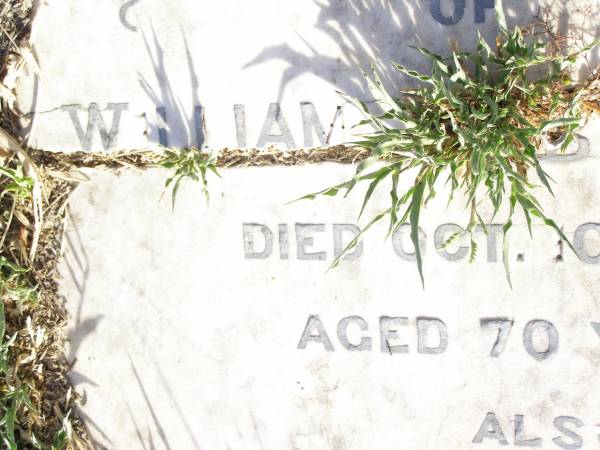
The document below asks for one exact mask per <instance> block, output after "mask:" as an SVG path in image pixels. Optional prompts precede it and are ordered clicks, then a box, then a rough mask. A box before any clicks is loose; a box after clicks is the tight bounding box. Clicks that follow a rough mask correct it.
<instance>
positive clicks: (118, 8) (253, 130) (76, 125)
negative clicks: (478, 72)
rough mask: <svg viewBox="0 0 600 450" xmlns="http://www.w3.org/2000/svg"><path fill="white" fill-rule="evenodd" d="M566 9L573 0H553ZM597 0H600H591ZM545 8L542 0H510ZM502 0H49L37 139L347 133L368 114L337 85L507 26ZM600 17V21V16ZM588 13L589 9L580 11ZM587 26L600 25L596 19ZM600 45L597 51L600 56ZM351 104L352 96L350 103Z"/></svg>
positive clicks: (365, 92) (22, 93)
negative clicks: (497, 4)
mask: <svg viewBox="0 0 600 450" xmlns="http://www.w3.org/2000/svg"><path fill="white" fill-rule="evenodd" d="M549 3H551V4H553V5H554V8H555V9H556V11H557V14H559V17H560V18H561V23H563V22H565V21H566V22H568V21H569V20H570V17H571V15H576V14H577V11H578V10H579V9H578V7H577V5H575V3H577V4H578V3H589V2H585V1H579V2H566V1H563V2H549ZM592 3H593V2H592ZM504 4H505V8H506V11H507V17H508V20H509V21H510V22H511V23H520V24H528V23H530V22H532V21H534V15H535V14H536V13H537V11H538V8H539V7H540V5H544V4H547V3H544V2H542V3H540V2H539V1H537V0H536V1H525V2H524V1H521V0H505V1H504ZM493 5H494V0H419V1H405V0H394V1H387V0H368V1H365V0H325V1H287V2H282V1H280V0H260V1H252V2H242V1H238V0H220V1H206V0H201V1H198V0H178V1H170V2H168V3H166V2H164V1H161V0H129V1H123V0H99V1H95V2H81V1H75V0H64V1H56V2H49V3H48V5H45V6H43V7H42V8H41V11H40V13H39V15H38V17H37V18H36V22H35V25H34V46H35V48H36V52H37V54H38V55H39V60H40V67H41V74H39V75H35V74H33V73H32V74H31V76H29V77H28V78H27V79H25V80H24V81H23V82H22V84H21V86H20V89H19V98H20V106H21V109H22V110H23V111H24V112H25V113H27V114H28V117H29V118H32V119H33V121H32V123H31V124H30V127H31V130H30V131H31V138H30V144H31V145H32V146H33V147H39V148H43V149H46V150H52V151H67V152H68V151H81V150H84V151H115V150H122V149H132V148H155V147H156V146H157V145H158V144H159V143H162V144H163V145H170V146H192V145H193V146H201V147H210V148H215V149H220V148H224V147H229V148H239V147H251V148H252V147H258V148H265V147H268V146H276V147H279V148H283V149H286V148H309V147H313V146H315V147H316V146H324V145H327V144H338V143H344V142H347V141H349V140H351V139H352V138H353V135H352V131H353V130H352V129H351V127H352V126H353V125H354V124H355V123H356V121H357V119H358V118H360V115H359V114H357V112H356V111H355V110H354V108H353V107H351V106H350V105H347V104H346V103H345V101H344V100H343V99H342V98H341V97H340V96H339V95H338V94H337V93H336V91H341V92H344V93H345V94H348V95H351V96H355V97H358V98H361V99H363V100H370V99H372V94H371V93H370V92H369V89H368V87H367V84H366V81H365V79H364V77H363V76H362V75H361V73H360V70H359V69H360V68H361V67H364V68H368V67H369V66H370V64H371V62H373V63H374V64H375V66H376V68H377V70H378V71H379V73H380V74H381V76H382V78H383V80H384V82H385V83H386V85H387V86H388V88H389V89H394V88H400V87H404V88H405V87H407V84H408V83H411V80H409V79H408V78H404V77H402V76H400V75H399V74H398V73H397V72H395V71H394V69H393V68H392V65H391V63H392V62H393V61H395V62H399V63H402V64H405V65H407V66H408V67H411V68H415V69H420V70H428V69H429V68H430V64H429V63H428V62H427V61H426V59H425V58H424V57H423V56H422V55H420V54H419V53H417V52H416V51H414V50H411V49H410V48H408V46H409V45H416V46H425V47H428V48H430V49H432V50H434V51H437V52H440V53H442V54H444V53H446V52H447V50H448V40H449V39H452V40H454V41H456V42H457V43H458V44H459V45H460V47H461V48H463V49H472V48H474V46H475V40H476V37H477V33H478V32H480V33H481V34H482V35H483V36H484V37H486V38H487V39H488V40H489V41H491V42H493V39H494V38H495V36H496V35H497V32H498V27H497V25H496V20H495V15H494V10H493ZM595 19H596V18H595V16H594V17H592V19H590V20H592V21H593V20H595ZM578 20H581V19H578ZM588 28H589V29H590V30H591V32H592V35H593V30H594V28H593V26H590V23H589V20H588ZM596 56H597V55H596ZM338 108H341V109H338Z"/></svg>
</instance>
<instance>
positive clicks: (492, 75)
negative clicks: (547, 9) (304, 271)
mask: <svg viewBox="0 0 600 450" xmlns="http://www.w3.org/2000/svg"><path fill="white" fill-rule="evenodd" d="M497 4H498V8H497V17H498V23H499V26H500V35H499V36H498V38H497V39H496V48H495V49H492V48H491V47H490V46H489V45H488V43H487V42H486V41H485V40H484V39H483V38H481V37H479V40H478V42H477V50H476V51H474V52H464V51H460V50H459V49H457V48H454V49H452V51H451V56H449V57H447V58H445V57H442V56H440V55H437V54H435V53H432V52H431V51H429V50H428V49H426V48H421V47H413V49H414V50H416V51H418V52H420V53H421V54H423V55H424V56H425V57H426V58H428V59H429V60H430V61H431V64H432V69H431V74H423V73H419V72H416V71H413V70H410V69H409V68H407V67H404V66H402V65H400V64H394V66H395V68H396V69H397V70H398V71H399V72H400V73H402V74H404V75H406V76H408V77H410V78H413V79H416V80H417V81H418V82H419V83H420V87H418V88H417V89H414V90H409V91H403V92H401V93H400V95H392V94H390V93H388V92H387V91H386V89H385V88H384V87H383V84H382V82H381V80H380V79H379V77H378V75H377V73H376V72H375V70H373V71H372V72H373V73H372V75H369V74H367V73H366V72H365V71H363V74H364V75H365V77H366V78H367V80H368V81H369V85H370V87H371V89H372V91H373V92H374V94H375V95H376V96H377V98H378V100H379V103H380V104H381V105H382V107H383V109H384V111H385V112H384V113H383V114H379V115H377V114H373V113H372V112H371V111H370V110H369V109H368V107H367V105H366V104H365V103H364V102H362V101H360V100H357V99H354V98H350V99H349V100H350V101H351V102H353V103H354V104H355V105H356V106H357V107H358V108H360V109H361V111H362V112H364V114H365V115H366V120H364V121H363V122H361V123H360V124H359V125H365V124H370V125H372V126H373V127H374V129H375V130H376V131H375V132H373V133H371V134H367V135H365V136H364V138H363V139H362V140H361V141H360V142H358V143H357V144H358V145H360V146H362V147H364V148H366V149H368V150H369V151H370V152H371V156H370V157H369V158H367V159H366V160H364V161H362V162H361V163H360V164H359V165H358V167H357V169H356V174H355V176H354V177H353V178H352V179H350V180H348V181H346V182H344V183H341V184H338V185H335V186H331V187H328V188H326V189H323V190H321V191H319V192H316V193H312V194H309V195H307V196H305V197H303V198H306V199H313V198H315V197H316V196H320V195H327V196H335V195H337V194H338V193H339V192H340V191H345V193H346V195H347V194H348V193H349V192H350V191H352V189H354V187H355V186H356V185H358V184H361V183H362V184H364V183H366V184H368V188H367V191H366V194H365V197H364V201H363V205H362V208H361V211H360V214H362V213H363V211H364V209H365V207H366V205H367V204H368V203H369V200H370V199H371V196H372V195H373V193H374V192H375V190H376V189H377V188H378V187H379V186H380V185H381V183H382V182H383V181H384V180H390V181H391V192H390V205H389V208H387V209H386V210H385V211H383V212H381V213H379V214H378V215H376V216H375V217H373V218H372V219H371V220H370V221H369V222H368V224H367V225H366V226H365V227H364V228H363V229H362V231H361V233H360V234H359V235H358V236H357V237H356V238H355V239H354V240H352V241H351V242H350V244H349V245H348V246H347V247H346V249H345V251H344V252H342V254H341V255H339V256H338V258H337V259H336V260H335V261H334V263H333V265H334V266H335V265H337V264H338V263H339V261H340V260H341V259H342V258H343V257H344V255H345V254H346V253H347V252H348V251H350V250H351V249H352V248H353V247H354V246H356V245H357V243H358V242H359V240H360V239H361V237H362V235H363V233H365V232H366V231H367V230H368V229H369V228H370V227H371V226H372V225H373V224H375V223H377V222H379V221H380V220H382V219H384V218H385V217H387V218H389V227H388V235H391V234H393V233H394V232H395V231H396V230H397V229H398V228H399V227H400V226H401V225H402V224H404V223H408V222H409V223H410V227H411V235H410V236H411V240H412V242H413V244H414V247H415V253H416V260H417V267H418V271H419V275H420V277H421V281H422V282H423V284H424V278H423V260H422V254H421V249H420V246H419V219H420V217H421V211H422V208H423V207H424V206H426V205H427V203H428V202H429V200H431V199H432V198H433V197H434V196H435V194H436V191H435V185H436V182H437V181H438V180H440V179H441V178H446V182H447V183H449V184H450V186H451V194H450V198H449V201H451V200H452V198H453V195H454V194H455V193H457V192H460V193H462V194H464V195H465V197H466V199H467V202H466V207H467V209H468V211H469V219H468V222H467V225H466V227H465V231H464V233H465V234H466V235H468V236H470V238H471V240H470V241H471V244H470V249H471V257H470V259H471V260H473V259H474V257H475V253H476V251H477V246H476V243H475V241H474V238H473V234H474V231H475V229H476V227H477V226H478V225H480V226H481V227H482V228H483V229H484V230H486V231H487V223H489V221H491V220H492V219H493V218H494V217H495V216H496V214H498V213H499V212H500V209H501V207H502V206H503V205H505V204H507V205H508V207H509V212H508V217H507V218H506V220H505V223H504V227H503V231H504V252H503V254H504V258H503V259H504V267H505V271H506V276H507V280H508V283H509V284H510V271H509V267H508V257H507V256H508V252H507V237H508V231H509V229H510V228H511V226H512V224H513V215H514V213H515V210H516V209H521V210H522V212H523V214H524V215H525V218H526V221H527V225H528V227H529V231H530V233H531V223H532V219H534V218H537V219H541V220H542V221H543V223H544V224H546V225H547V226H550V227H552V228H553V229H554V230H555V231H556V233H557V234H558V235H559V236H560V239H562V240H563V241H565V242H566V243H567V244H568V245H569V246H570V247H571V249H573V246H572V244H571V242H570V241H569V240H568V239H567V238H566V236H565V235H564V233H563V232H562V231H561V229H560V227H559V226H558V225H557V224H556V222H555V221H554V220H552V219H551V218H549V217H547V216H546V215H545V213H544V212H543V209H542V206H541V205H540V203H539V202H538V200H537V199H536V197H535V195H534V192H533V191H534V188H535V187H536V186H535V184H534V182H533V181H532V180H531V179H530V178H529V176H528V174H529V172H530V170H531V169H533V170H535V173H536V174H537V177H538V178H539V181H540V182H541V184H543V186H544V187H545V188H546V189H547V190H548V191H550V192H552V189H551V186H550V181H551V179H550V177H549V176H548V174H547V173H546V172H545V171H544V169H543V168H542V166H541V165H540V161H539V159H538V156H537V154H536V146H538V145H539V143H540V141H541V139H542V138H543V137H544V136H546V135H550V136H552V137H554V138H557V137H560V138H561V139H562V149H563V151H564V149H566V148H567V146H568V145H569V144H570V143H571V142H572V141H573V138H574V132H575V130H576V129H577V128H578V127H579V125H580V124H581V122H582V117H583V114H582V113H583V110H582V97H583V96H584V94H585V91H586V85H582V84H576V83H573V82H571V80H570V78H569V70H568V69H569V68H570V67H571V66H572V65H573V64H574V63H575V62H576V60H577V57H578V54H568V55H556V54H554V55H548V54H547V53H546V51H545V48H546V44H545V43H544V42H541V41H538V40H537V39H536V37H535V35H534V33H533V32H532V29H526V28H518V27H517V28H514V29H512V30H509V29H508V27H507V25H506V21H505V18H504V15H503V11H502V5H501V2H497ZM590 48H592V46H588V47H586V48H584V49H583V50H582V51H587V50H589V49H590ZM580 53H581V52H580ZM540 70H541V71H542V72H543V73H544V76H542V77H537V78H536V79H535V80H533V79H532V73H534V72H535V71H540ZM398 123H400V124H401V125H400V126H398V125H397V124H398ZM374 165H376V166H375V167H376V168H373V166H374ZM401 176H404V177H414V178H413V181H412V184H411V185H410V187H409V188H408V189H407V190H405V191H403V190H401V189H400V188H399V180H400V177H401ZM484 200H487V201H488V202H489V203H491V205H492V207H493V214H492V218H491V219H490V220H489V221H487V222H486V220H484V219H483V218H482V216H481V215H480V208H479V207H480V204H481V202H482V201H484ZM359 217H360V215H359ZM459 234H463V233H462V232H461V233H458V234H457V235H454V236H451V237H450V238H449V240H448V243H449V242H450V241H452V240H454V239H456V238H457V237H459ZM573 250H574V249H573Z"/></svg>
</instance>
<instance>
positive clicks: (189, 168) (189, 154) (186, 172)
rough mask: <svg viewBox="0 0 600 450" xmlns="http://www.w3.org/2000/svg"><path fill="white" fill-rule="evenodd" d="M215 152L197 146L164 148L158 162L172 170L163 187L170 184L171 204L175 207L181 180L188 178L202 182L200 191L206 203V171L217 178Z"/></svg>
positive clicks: (208, 196) (207, 198) (207, 194)
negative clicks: (162, 158) (204, 150)
mask: <svg viewBox="0 0 600 450" xmlns="http://www.w3.org/2000/svg"><path fill="white" fill-rule="evenodd" d="M216 159H217V155H216V153H210V154H207V153H204V152H203V151H202V150H200V149H199V148H195V147H191V148H180V149H167V150H165V158H164V160H163V161H162V162H161V163H160V166H161V167H164V168H166V169H171V170H173V172H174V173H173V175H172V176H171V177H169V178H168V179H167V181H166V183H165V188H168V187H169V186H172V191H171V199H172V206H173V209H175V202H176V200H177V192H178V191H179V187H180V185H181V182H182V181H183V180H185V179H186V178H187V179H190V180H192V181H197V182H198V181H199V182H201V183H202V192H203V193H204V196H205V197H206V202H207V203H208V201H209V198H210V195H209V192H208V180H207V178H206V175H207V172H208V171H209V170H210V171H211V172H213V173H214V174H215V175H217V176H218V177H219V178H220V177H221V175H219V172H218V171H217V166H216Z"/></svg>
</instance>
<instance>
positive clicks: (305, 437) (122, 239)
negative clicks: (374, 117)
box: [20, 0, 600, 450]
mask: <svg viewBox="0 0 600 450" xmlns="http://www.w3.org/2000/svg"><path fill="white" fill-rule="evenodd" d="M505 3H506V9H507V13H508V14H507V15H508V17H509V20H510V21H511V22H512V23H529V22H530V21H531V20H533V17H534V15H535V13H536V11H537V9H538V7H539V6H540V4H538V3H537V2H520V1H505ZM573 5H574V3H572V2H569V3H568V4H567V3H566V2H564V3H560V2H559V5H558V6H556V5H555V7H558V8H559V9H558V12H559V13H560V14H562V16H561V17H563V18H564V20H566V21H567V22H568V21H569V20H571V19H570V17H569V14H571V13H572V14H575V13H576V10H577V8H576V7H575V6H573ZM493 6H494V2H493V1H489V0H453V1H445V0H429V1H418V2H408V1H390V2H388V1H383V0H381V1H379V0H368V1H364V0H363V1H341V0H340V1H334V0H325V1H322V2H280V1H275V0H261V1H257V2H236V1H233V0H223V1H221V2H197V1H194V2H192V1H191V0H181V1H179V2H176V4H173V3H172V2H171V3H169V4H168V5H166V4H165V2H159V1H156V0H155V1H151V0H128V1H107V0H102V1H101V2H99V3H98V2H94V3H88V2H76V1H74V0H65V1H63V2H51V3H49V4H48V5H47V6H44V7H43V8H42V9H41V11H40V14H39V16H38V17H37V19H36V22H35V24H34V33H35V42H34V43H35V46H36V48H37V52H38V54H39V55H40V67H41V73H40V74H35V73H32V74H31V76H29V77H28V78H27V79H26V80H24V81H23V82H22V84H21V87H20V103H21V108H22V110H23V111H26V112H28V116H27V117H28V118H29V119H30V122H29V123H28V126H29V127H30V138H29V142H30V144H31V145H32V146H34V147H38V148H42V149H45V150H48V151H67V152H70V151H85V152H92V151H98V152H115V151H118V150H130V149H136V148H148V149H155V148H158V147H159V146H160V145H169V146H191V145H194V146H199V147H202V148H206V149H209V150H212V149H221V148H255V147H257V148H267V147H270V146H274V147H277V148H280V149H284V150H285V149H292V148H301V147H323V146H327V145H333V144H337V143H342V142H347V141H349V140H351V139H353V135H354V133H355V130H353V129H352V125H354V124H355V123H356V122H357V121H358V120H359V119H360V115H359V114H358V113H357V112H356V111H355V110H354V109H353V108H352V107H350V106H349V105H348V104H347V103H346V102H345V101H344V100H343V98H342V97H340V96H339V95H338V94H337V93H336V90H338V91H342V92H344V93H346V94H349V95H352V96H356V97H359V98H361V99H363V100H365V101H369V100H372V98H371V97H370V95H371V94H370V93H369V90H368V88H367V86H366V83H365V81H364V79H363V77H362V75H361V74H360V71H359V70H358V67H359V66H363V67H367V66H368V65H369V64H370V61H373V63H374V65H375V66H376V68H377V69H378V71H379V72H380V73H381V74H382V77H383V79H384V82H385V84H386V85H387V86H388V87H389V88H391V89H392V88H399V87H404V86H406V84H407V83H408V82H409V81H408V80H406V79H404V78H402V77H400V76H399V75H398V74H396V73H393V72H392V71H391V70H390V62H391V61H398V62H401V63H403V64H405V65H406V66H409V67H414V68H417V69H422V70H426V69H427V63H426V61H424V60H423V59H422V58H421V57H419V56H418V54H417V53H416V52H413V51H412V50H410V49H408V48H407V45H422V46H425V47H428V48H431V49H433V50H435V51H438V52H440V53H444V49H445V48H447V40H448V38H450V39H454V40H455V41H457V42H458V44H459V45H460V46H461V47H462V48H465V49H469V48H472V47H473V45H474V44H473V43H474V40H475V38H476V36H477V33H478V32H480V33H481V34H482V35H483V36H485V37H486V38H487V39H488V40H490V41H492V40H493V39H494V37H495V35H496V34H497V31H498V30H497V25H496V22H495V20H494V15H493ZM542 6H543V5H542ZM561 6H563V7H565V8H562V9H561V8H560V7H561ZM565 15H566V16H565ZM595 23H596V24H597V22H595ZM591 57H592V58H594V57H597V54H594V55H592V56H591ZM582 70H583V69H582ZM594 125H596V126H594ZM598 133H599V130H598V127H597V124H591V125H590V126H588V127H586V128H584V129H583V130H582V131H581V133H580V136H579V138H578V139H577V142H576V145H575V146H573V147H572V148H571V149H570V150H569V153H568V154H566V155H560V154H557V153H556V152H555V150H553V149H552V148H549V147H548V148H546V149H545V151H546V155H545V161H544V164H545V168H546V170H547V171H548V172H549V173H550V174H551V175H552V176H553V178H554V179H555V181H556V184H557V186H559V187H560V188H559V189H556V191H557V192H558V193H557V197H556V198H552V197H551V196H549V195H545V194H544V193H543V192H540V193H539V198H540V200H541V202H542V204H543V205H545V206H546V213H547V214H548V215H549V216H551V217H554V218H556V219H557V220H558V222H559V223H560V225H561V226H562V227H563V229H564V231H565V233H566V234H567V236H568V237H569V238H571V239H572V241H573V243H574V245H575V247H576V249H577V255H575V254H572V253H570V252H569V251H567V249H564V248H563V246H562V243H559V242H557V241H558V238H557V237H556V235H555V234H554V233H553V232H552V231H551V230H549V229H547V228H544V227H541V226H539V225H536V226H535V228H534V238H533V239H531V238H530V237H529V234H528V232H527V226H526V224H525V222H524V220H521V221H520V222H519V220H520V219H519V218H518V219H516V223H515V227H514V230H513V231H512V232H511V241H510V247H509V258H510V265H511V269H512V278H513V289H511V288H510V287H509V286H508V283H507V282H506V280H505V273H504V268H503V264H502V236H501V234H502V233H501V225H502V222H501V218H502V217H505V216H502V215H500V216H499V217H500V218H499V219H497V220H498V222H497V223H494V224H491V226H490V230H489V233H488V234H487V235H486V234H485V233H484V232H483V230H479V231H478V233H477V234H476V239H477V243H478V248H479V253H478V255H477V258H476V260H475V261H474V262H473V263H472V264H467V263H466V259H467V255H466V248H465V245H466V243H465V242H462V241H460V240H458V241H457V242H455V243H454V244H452V245H451V246H449V247H448V248H444V246H443V243H444V241H445V240H446V239H447V237H448V236H450V235H451V234H452V233H454V232H456V231H457V230H459V229H460V226H461V225H462V226H464V224H465V223H464V222H465V212H464V210H463V208H462V204H463V203H464V202H461V199H457V200H456V201H455V202H454V203H453V204H452V205H450V207H448V208H446V205H445V201H444V198H445V195H444V193H445V192H446V191H445V190H444V189H445V188H444V186H440V187H439V194H438V198H437V199H435V200H434V201H433V202H432V203H431V204H430V206H429V207H428V209H427V211H426V212H425V213H424V215H423V219H422V231H421V239H422V247H423V249H424V260H425V282H426V286H425V288H423V287H422V286H421V281H420V279H419V277H418V273H417V270H416V266H415V262H414V259H415V255H414V249H413V248H412V246H411V245H410V240H409V236H408V231H407V229H406V228H404V227H403V228H400V229H399V230H398V232H397V233H395V234H394V235H393V236H391V237H390V238H389V239H387V240H385V239H384V236H385V233H386V229H385V228H386V227H385V225H383V224H382V225H381V226H376V227H374V228H373V230H372V231H371V232H370V233H369V234H367V235H366V237H365V239H364V241H363V242H362V243H361V244H360V245H359V246H358V247H357V248H356V249H355V250H354V252H353V253H352V254H349V255H348V256H347V257H346V258H345V259H344V260H343V261H342V262H341V264H340V266H339V267H337V268H336V269H331V270H328V268H329V266H330V264H331V263H332V261H333V259H334V258H335V256H336V255H338V254H339V252H340V250H341V249H342V248H343V247H344V246H345V245H346V244H347V243H348V242H349V240H350V239H352V237H353V236H354V235H355V234H356V233H357V231H358V230H359V227H360V226H362V225H364V223H365V222H364V220H360V221H359V220H357V217H356V216H357V213H358V211H359V209H360V205H361V201H362V197H361V192H360V191H359V190H358V189H357V192H356V193H355V194H354V195H352V196H350V197H349V198H348V199H346V200H344V201H342V200H341V199H327V198H326V199H321V198H320V199H317V200H315V201H311V202H308V201H304V202H296V203H292V204H287V203H288V202H289V201H290V200H293V199H295V198H298V197H300V196H302V195H304V194H306V193H309V192H314V191H316V190H319V189H322V188H323V187H326V186H328V185H333V184H335V183H336V182H339V181H342V180H345V179H347V178H349V177H350V176H351V175H352V174H353V172H354V168H353V167H350V166H343V165H337V164H315V165H310V166H304V167H263V168H247V169H229V170H224V171H223V179H222V180H219V179H216V177H213V178H211V179H210V191H211V204H210V206H209V205H207V204H206V203H205V202H204V201H203V199H202V194H201V192H200V188H199V187H198V186H196V185H193V184H185V185H184V186H183V187H182V189H181V191H180V193H179V196H178V200H177V207H176V209H175V211H172V209H171V205H170V202H168V201H165V200H163V201H160V199H161V195H162V194H163V185H164V180H165V178H166V177H167V176H168V174H167V173H166V172H165V171H162V170H158V169H153V170H148V171H145V172H143V173H138V172H135V171H131V170H130V171H124V172H122V173H120V174H118V175H116V174H114V173H110V172H105V171H100V170H96V171H91V170H90V171H88V172H89V176H90V182H89V183H87V184H84V185H82V186H80V187H79V188H78V189H77V191H76V192H75V194H74V195H73V197H72V200H71V206H70V214H69V221H68V225H67V233H66V240H65V254H64V257H63V259H62V262H61V273H62V274H63V279H62V280H61V292H62V294H63V295H64V297H65V298H66V299H67V305H68V308H69V310H70V312H71V322H70V324H69V329H68V332H69V348H68V357H69V360H70V361H73V362H74V364H73V373H72V374H71V379H72V382H73V383H74V385H75V387H76V389H77V391H78V392H82V393H84V398H83V401H82V405H81V408H80V411H79V413H80V414H81V416H82V417H83V419H84V421H85V423H86V426H87V427H88V429H89V431H90V434H91V436H92V437H93V439H94V440H95V442H96V443H97V446H98V447H99V448H107V449H128V450H129V449H178V450H179V449H206V448H208V449H233V450H237V449H245V448H248V449H267V450H270V449H283V448H289V449H299V450H312V449H323V450H325V449H327V450H329V449H336V450H337V449H340V450H341V449H348V450H359V449H366V448H374V449H377V450H386V449H398V448H400V449H407V450H408V449H410V450H414V449H417V450H421V449H432V450H437V449H467V448H469V449H470V448H472V449H482V450H485V449H495V448H500V447H504V446H506V447H534V448H535V447H538V448H547V449H553V448H557V449H558V448H563V449H573V448H597V447H599V446H600V416H599V414H598V411H597V405H598V404H600V388H599V387H598V385H597V384H598V383H597V381H596V378H597V374H598V371H599V370H600V306H599V304H598V300H597V293H598V292H600V290H599V289H600V282H599V281H598V280H599V277H598V274H599V270H600V269H599V267H600V266H599V263H600V210H599V209H598V208H597V206H596V205H597V204H598V201H599V200H600V185H599V184H598V183H599V181H598V177H597V176H596V174H597V172H598V169H600V163H599V162H598V155H600V146H599V142H600V141H599V136H598ZM387 201H388V199H387V198H386V197H385V194H384V193H382V194H381V195H379V196H377V197H376V198H374V201H373V204H372V205H370V206H369V209H368V210H367V212H366V213H365V217H366V218H367V219H368V218H369V217H371V216H372V215H374V214H376V213H378V212H379V211H381V210H383V209H384V208H385V207H386V205H387V203H386V202H387Z"/></svg>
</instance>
